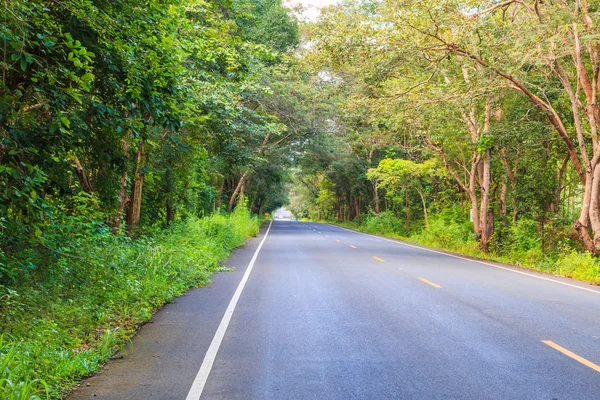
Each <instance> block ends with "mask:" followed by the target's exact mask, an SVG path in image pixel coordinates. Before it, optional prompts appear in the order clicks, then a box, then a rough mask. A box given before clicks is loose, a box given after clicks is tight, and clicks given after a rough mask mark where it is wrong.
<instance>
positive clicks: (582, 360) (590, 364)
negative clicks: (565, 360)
mask: <svg viewBox="0 0 600 400" xmlns="http://www.w3.org/2000/svg"><path fill="white" fill-rule="evenodd" d="M542 343H544V344H547V345H548V346H550V347H552V348H553V349H555V350H558V351H560V352H561V353H563V354H564V355H566V356H569V357H571V358H572V359H574V360H576V361H579V362H580V363H582V364H583V365H585V366H586V367H590V368H591V369H593V370H594V371H596V372H600V366H598V365H596V364H594V363H593V362H591V361H588V360H586V359H585V358H583V357H580V356H578V355H577V354H575V353H573V352H572V351H569V350H567V349H565V348H564V347H562V346H559V345H557V344H556V343H554V342H553V341H551V340H542Z"/></svg>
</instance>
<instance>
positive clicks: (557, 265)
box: [328, 213, 600, 285]
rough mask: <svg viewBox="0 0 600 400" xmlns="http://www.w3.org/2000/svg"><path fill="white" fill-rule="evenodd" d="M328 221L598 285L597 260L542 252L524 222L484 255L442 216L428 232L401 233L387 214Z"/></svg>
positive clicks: (565, 251) (467, 229) (569, 252)
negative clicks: (360, 221)
mask: <svg viewBox="0 0 600 400" xmlns="http://www.w3.org/2000/svg"><path fill="white" fill-rule="evenodd" d="M382 214H383V213H382ZM328 222H329V223H332V224H334V225H339V226H343V227H346V228H350V229H354V230H358V231H360V232H365V233H371V234H375V235H381V236H386V237H390V238H395V239H399V240H402V241H406V242H409V243H414V244H418V245H421V246H426V247H430V248H434V249H439V250H444V251H449V252H453V253H457V254H461V255H465V256H468V257H473V258H477V259H481V260H489V261H496V262H500V263H504V264H510V265H515V266H518V267H521V268H526V269H531V270H536V271H541V272H545V273H549V274H553V275H557V276H563V277H568V278H574V279H577V280H580V281H583V282H588V283H591V284H595V285H600V260H598V259H597V258H594V257H592V256H591V255H590V254H589V253H587V252H586V253H584V252H580V251H576V250H574V249H573V248H572V247H567V246H563V247H562V248H558V249H555V250H554V251H547V252H544V251H542V249H541V245H540V241H539V239H538V235H537V233H536V232H535V226H532V224H531V223H530V222H531V221H528V220H523V221H520V222H518V223H517V224H516V225H515V226H513V227H510V228H508V232H504V233H503V235H504V237H503V239H502V241H500V240H499V239H498V238H495V240H496V242H495V243H494V241H492V246H491V247H492V248H493V249H492V251H490V252H489V253H487V254H486V253H484V252H482V251H481V250H480V249H479V246H478V243H477V241H476V240H475V238H474V237H473V235H472V226H471V225H470V224H468V223H461V222H457V221H456V220H455V219H453V218H452V216H448V215H444V214H441V215H434V216H431V218H430V222H429V229H424V228H423V227H420V228H419V229H417V230H416V231H413V232H409V233H406V232H404V231H403V229H402V225H403V223H402V221H400V220H399V219H396V218H394V217H393V216H390V215H377V216H368V217H366V218H365V219H364V221H363V223H362V224H361V225H360V226H359V225H358V224H357V223H355V222H352V221H328ZM497 233H500V232H499V231H498V232H497ZM498 243H501V244H502V245H499V244H498ZM494 248H495V249H494Z"/></svg>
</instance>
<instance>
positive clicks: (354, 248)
mask: <svg viewBox="0 0 600 400" xmlns="http://www.w3.org/2000/svg"><path fill="white" fill-rule="evenodd" d="M348 246H350V247H352V248H353V249H355V248H356V246H352V245H351V244H349V245H348Z"/></svg>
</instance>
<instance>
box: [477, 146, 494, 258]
mask: <svg viewBox="0 0 600 400" xmlns="http://www.w3.org/2000/svg"><path fill="white" fill-rule="evenodd" d="M490 159H491V157H490V149H486V150H485V154H484V156H483V163H482V164H483V176H482V182H481V205H480V207H481V210H480V217H479V219H480V221H481V223H480V227H479V228H480V241H479V247H480V248H481V250H482V251H483V252H484V253H487V252H488V246H489V241H490V238H491V235H492V233H493V232H490V231H489V228H490V223H489V221H488V220H489V217H490V213H489V204H490V185H491V180H492V179H491V173H490V164H491V160H490ZM492 217H493V216H492Z"/></svg>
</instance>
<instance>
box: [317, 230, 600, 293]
mask: <svg viewBox="0 0 600 400" xmlns="http://www.w3.org/2000/svg"><path fill="white" fill-rule="evenodd" d="M327 225H330V226H333V227H336V228H339V229H343V230H345V231H348V232H353V233H358V234H360V235H365V236H370V237H373V238H375V239H379V240H384V241H386V242H391V243H396V244H399V245H402V246H408V247H413V248H415V249H421V250H425V251H430V252H432V253H437V254H443V255H445V256H448V257H454V258H458V259H461V260H465V261H470V262H474V263H479V264H483V265H487V266H488V267H493V268H498V269H503V270H505V271H509V272H514V273H516V274H521V275H527V276H530V277H532V278H537V279H542V280H545V281H550V282H554V283H558V284H561V285H565V286H570V287H573V288H576V289H581V290H586V291H588V292H592V293H596V294H600V291H598V290H594V289H588V288H586V287H582V286H577V285H573V284H571V283H567V282H561V281H557V280H555V279H550V278H546V277H544V276H538V275H534V274H529V273H527V272H523V271H517V270H514V269H512V268H507V267H501V266H500V265H495V264H491V263H487V262H485V261H479V260H472V259H470V258H466V257H461V256H458V255H456V254H451V253H445V252H443V251H438V250H433V249H428V248H427V247H421V246H416V245H414V244H409V243H405V242H401V241H399V240H393V239H387V238H383V237H380V236H376V235H371V234H368V233H364V232H359V231H354V230H352V229H347V228H342V227H341V226H337V225H331V224H327Z"/></svg>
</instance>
